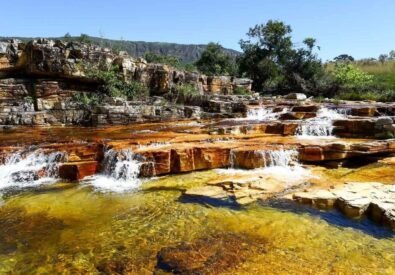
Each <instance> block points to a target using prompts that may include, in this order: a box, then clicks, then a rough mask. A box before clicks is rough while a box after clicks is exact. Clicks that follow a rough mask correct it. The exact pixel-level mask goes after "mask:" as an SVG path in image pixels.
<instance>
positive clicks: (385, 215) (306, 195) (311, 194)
mask: <svg viewBox="0 0 395 275" xmlns="http://www.w3.org/2000/svg"><path fill="white" fill-rule="evenodd" d="M293 199H294V200H295V201H297V202H299V203H303V204H310V205H313V206H315V207H318V208H320V209H331V208H336V209H338V210H339V211H341V212H342V213H343V214H344V215H346V216H347V217H349V218H361V217H362V216H368V217H369V218H371V219H372V220H373V221H375V222H377V223H379V224H384V225H387V226H390V227H391V228H392V229H395V227H394V215H393V214H394V209H395V185H385V184H381V183H376V182H350V183H347V184H345V185H340V186H336V187H334V188H333V189H328V190H311V191H306V192H298V193H295V194H294V195H293Z"/></svg>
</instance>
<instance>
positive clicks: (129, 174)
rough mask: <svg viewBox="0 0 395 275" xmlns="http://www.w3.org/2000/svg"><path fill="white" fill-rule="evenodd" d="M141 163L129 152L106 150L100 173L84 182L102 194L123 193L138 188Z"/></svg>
mask: <svg viewBox="0 0 395 275" xmlns="http://www.w3.org/2000/svg"><path fill="white" fill-rule="evenodd" d="M141 164H142V162H141V161H140V160H139V159H138V157H137V156H136V155H135V154H134V153H133V152H132V151H130V150H120V151H116V150H114V149H108V150H106V151H105V153H104V159H103V162H102V173H101V174H99V175H95V176H92V177H90V178H88V179H87V180H86V181H87V182H88V183H90V184H91V185H92V186H93V187H94V188H96V189H97V190H99V191H102V192H117V193H121V192H125V191H130V190H134V189H136V188H138V187H139V186H140V184H141V181H140V180H139V179H138V176H139V173H140V167H141Z"/></svg>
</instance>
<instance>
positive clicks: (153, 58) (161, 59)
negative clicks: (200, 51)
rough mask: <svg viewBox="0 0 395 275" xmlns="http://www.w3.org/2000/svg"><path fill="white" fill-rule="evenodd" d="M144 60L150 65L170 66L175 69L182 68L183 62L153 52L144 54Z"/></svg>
mask: <svg viewBox="0 0 395 275" xmlns="http://www.w3.org/2000/svg"><path fill="white" fill-rule="evenodd" d="M144 58H145V60H147V62H148V63H160V64H166V65H170V66H172V67H175V68H181V62H180V60H179V59H178V58H177V57H175V56H171V55H159V54H156V53H153V52H147V53H145V54H144Z"/></svg>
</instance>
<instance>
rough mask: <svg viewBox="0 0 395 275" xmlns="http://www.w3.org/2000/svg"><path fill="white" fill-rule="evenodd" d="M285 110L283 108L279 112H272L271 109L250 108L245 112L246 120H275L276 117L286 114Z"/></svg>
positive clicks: (262, 107)
mask: <svg viewBox="0 0 395 275" xmlns="http://www.w3.org/2000/svg"><path fill="white" fill-rule="evenodd" d="M287 111H288V109H287V108H284V109H283V110H282V111H281V112H274V110H273V108H267V107H264V106H261V107H259V108H251V109H248V111H247V119H250V120H276V119H278V117H279V116H280V115H281V114H283V113H286V112H287Z"/></svg>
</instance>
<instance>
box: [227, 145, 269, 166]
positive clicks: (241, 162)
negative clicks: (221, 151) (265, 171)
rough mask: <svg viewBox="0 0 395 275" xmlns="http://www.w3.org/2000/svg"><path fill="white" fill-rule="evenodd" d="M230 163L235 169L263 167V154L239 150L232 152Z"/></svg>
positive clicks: (251, 150)
mask: <svg viewBox="0 0 395 275" xmlns="http://www.w3.org/2000/svg"><path fill="white" fill-rule="evenodd" d="M232 161H233V163H232V164H233V166H234V167H235V168H244V169H255V168H261V167H264V166H265V158H264V156H263V154H260V153H259V151H256V150H254V149H241V150H234V151H232Z"/></svg>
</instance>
